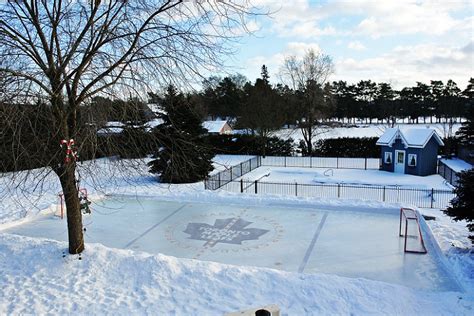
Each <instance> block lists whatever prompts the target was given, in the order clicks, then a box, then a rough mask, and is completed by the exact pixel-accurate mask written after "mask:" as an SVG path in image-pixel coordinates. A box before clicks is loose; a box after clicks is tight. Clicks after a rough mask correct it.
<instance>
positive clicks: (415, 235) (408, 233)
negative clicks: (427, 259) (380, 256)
mask: <svg viewBox="0 0 474 316" xmlns="http://www.w3.org/2000/svg"><path fill="white" fill-rule="evenodd" d="M398 233H399V236H400V237H404V244H403V250H404V251H405V252H409V253H427V252H428V251H427V250H426V247H425V242H424V241H423V235H422V234H421V228H420V221H419V219H418V213H417V212H416V211H415V210H413V209H411V208H404V207H402V208H401V209H400V226H399V229H398Z"/></svg>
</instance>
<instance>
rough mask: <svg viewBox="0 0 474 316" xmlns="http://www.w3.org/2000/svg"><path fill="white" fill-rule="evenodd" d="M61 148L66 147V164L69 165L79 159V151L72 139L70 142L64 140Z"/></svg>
mask: <svg viewBox="0 0 474 316" xmlns="http://www.w3.org/2000/svg"><path fill="white" fill-rule="evenodd" d="M60 146H61V148H62V147H63V146H66V157H65V158H64V163H68V162H70V161H71V160H76V158H77V151H76V148H75V143H74V139H72V138H71V139H70V140H69V141H67V140H65V139H63V140H62V141H61V143H60Z"/></svg>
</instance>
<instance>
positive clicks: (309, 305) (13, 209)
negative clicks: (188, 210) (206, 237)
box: [0, 159, 474, 315]
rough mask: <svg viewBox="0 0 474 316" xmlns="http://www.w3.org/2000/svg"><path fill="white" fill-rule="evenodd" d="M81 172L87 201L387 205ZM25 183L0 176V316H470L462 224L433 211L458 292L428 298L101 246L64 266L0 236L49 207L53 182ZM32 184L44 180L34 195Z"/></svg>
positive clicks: (403, 290) (35, 246)
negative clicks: (258, 310) (244, 312)
mask: <svg viewBox="0 0 474 316" xmlns="http://www.w3.org/2000/svg"><path fill="white" fill-rule="evenodd" d="M230 160H232V159H229V161H230ZM237 160H238V159H237ZM123 163H126V164H127V165H130V163H133V164H134V166H135V168H126V169H123V168H118V166H119V165H122V164H123ZM220 164H221V165H222V162H220ZM80 173H81V183H82V185H81V186H85V187H87V188H88V190H89V191H90V193H91V197H92V198H94V199H96V198H99V197H101V196H103V195H104V194H106V193H107V194H110V193H115V194H117V193H122V194H128V195H130V194H131V195H137V196H140V195H144V196H155V197H156V196H159V197H160V198H163V199H165V200H174V201H199V202H204V201H209V202H212V203H218V204H219V203H220V204H227V203H231V202H232V201H233V202H237V201H238V202H239V203H246V201H249V203H253V204H259V203H261V204H262V205H268V206H269V207H270V206H271V205H272V204H278V205H287V206H293V207H294V206H298V205H300V206H302V205H307V206H309V207H320V206H321V205H325V207H326V208H329V209H330V208H331V207H334V208H341V207H347V206H350V207H360V208H365V209H371V208H377V209H380V208H382V209H383V208H386V207H387V204H385V203H380V202H364V201H361V200H334V199H329V200H323V199H314V198H313V199H311V198H297V197H276V196H271V197H262V196H246V195H241V194H232V193H227V192H211V191H204V190H203V188H204V186H203V184H202V183H197V184H187V185H167V184H160V183H158V182H156V179H155V177H153V176H151V175H150V174H148V172H147V168H146V165H145V162H143V161H133V162H131V161H126V162H124V161H109V160H107V159H102V160H99V161H97V162H96V163H95V164H86V165H84V166H81V167H80ZM24 176H25V173H22V174H20V175H15V181H14V182H12V175H11V174H3V175H2V176H1V177H0V271H2V273H1V274H0V288H1V289H2V291H0V314H30V313H34V314H41V313H54V314H70V313H76V312H78V313H80V314H112V313H114V314H130V313H135V314H136V313H141V314H143V313H152V314H165V315H166V314H178V315H182V314H200V315H221V314H222V313H224V312H228V311H235V310H240V309H246V308H249V307H253V306H261V305H268V304H272V303H274V304H278V305H279V306H280V307H281V308H282V311H283V312H284V314H286V315H316V314H317V315H335V314H338V315H339V314H356V315H362V314H364V315H365V314H394V315H402V314H403V315H452V314H457V315H471V314H472V311H473V310H474V275H473V271H474V260H473V254H472V252H470V251H471V250H469V249H470V244H469V241H468V239H467V238H466V235H467V229H466V228H465V224H466V223H465V222H459V223H453V222H452V221H451V220H450V218H448V217H446V216H445V215H443V214H442V213H441V212H439V211H436V210H422V212H427V213H430V214H434V215H435V216H436V220H435V221H429V222H428V225H429V229H431V230H432V232H433V234H434V236H435V237H436V239H437V241H438V243H439V245H440V246H441V250H442V251H443V253H444V254H445V255H446V257H447V260H448V263H449V264H450V265H451V268H452V270H453V272H454V273H455V274H456V276H457V278H458V281H459V282H460V283H461V285H462V286H463V287H464V289H465V291H464V292H432V291H426V290H420V289H410V288H407V287H404V286H400V285H394V284H389V283H384V282H378V281H371V280H367V279H362V278H357V279H354V278H344V277H340V276H335V275H331V274H321V273H316V274H298V273H289V272H283V271H278V270H272V269H266V268H253V267H236V266H229V265H225V264H218V263H210V262H204V261H196V260H190V259H178V258H173V257H169V256H164V255H151V254H147V253H143V252H135V251H132V250H118V249H112V248H106V247H104V246H102V245H99V244H87V245H86V250H85V252H84V253H83V255H82V256H81V260H78V259H79V258H78V256H69V255H66V256H65V257H63V253H65V252H66V249H67V244H66V243H64V242H57V241H52V240H45V239H40V238H29V237H22V236H17V235H11V234H5V233H2V232H1V230H2V229H4V228H8V227H12V226H13V225H16V224H18V223H19V222H21V221H30V220H33V219H34V218H35V217H36V216H37V215H38V214H39V213H43V214H44V213H45V212H46V213H47V212H53V211H54V209H55V208H56V203H57V196H56V194H57V192H58V191H59V190H60V189H59V185H58V181H57V178H56V177H55V176H54V175H53V174H50V173H49V174H48V173H47V171H46V173H45V171H42V170H34V171H32V172H30V173H29V177H28V178H24ZM39 178H44V181H42V184H41V186H39V187H37V186H35V185H36V184H37V181H36V180H37V179H39ZM40 189H42V190H40ZM40 192H41V193H40ZM399 206H400V204H392V205H391V206H390V207H399ZM48 208H49V210H45V209H48ZM92 216H93V215H92Z"/></svg>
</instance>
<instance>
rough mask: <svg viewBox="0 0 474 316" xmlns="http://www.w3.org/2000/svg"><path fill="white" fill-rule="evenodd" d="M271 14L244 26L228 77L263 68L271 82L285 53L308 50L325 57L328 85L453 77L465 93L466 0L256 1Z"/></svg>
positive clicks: (468, 65) (473, 48)
mask: <svg viewBox="0 0 474 316" xmlns="http://www.w3.org/2000/svg"><path fill="white" fill-rule="evenodd" d="M256 2H257V3H258V4H259V5H260V6H261V7H262V8H265V9H268V10H270V11H272V12H273V13H272V14H271V15H270V17H259V18H257V19H255V20H252V21H249V22H248V25H249V28H250V29H252V30H254V31H255V34H254V35H253V36H245V37H244V38H242V40H241V43H240V44H239V45H238V47H237V48H238V51H237V53H236V54H235V55H234V56H233V57H231V58H229V60H228V61H227V64H228V65H229V66H230V67H231V68H230V69H229V72H231V73H232V72H234V73H235V72H240V73H242V74H244V75H245V76H247V77H248V78H249V79H251V80H254V79H255V78H256V77H258V76H259V75H260V67H261V65H262V64H266V65H267V66H268V68H269V70H270V75H271V80H272V81H273V82H277V81H278V75H277V73H278V71H279V68H280V67H281V65H282V62H283V60H284V58H285V56H288V55H296V56H302V55H303V54H304V53H305V51H307V50H308V49H309V48H314V49H316V50H321V51H322V52H324V53H326V54H328V55H330V56H331V57H332V58H333V61H334V64H335V73H334V75H333V76H332V77H331V80H346V81H348V82H357V81H359V80H362V79H372V80H375V81H377V82H381V81H384V82H390V83H392V85H393V86H394V87H396V88H401V87H404V86H411V85H415V84H416V82H417V81H421V82H426V83H429V80H432V79H433V80H434V79H437V80H443V81H446V80H448V79H453V80H454V81H456V82H457V83H458V85H459V86H460V87H462V88H464V87H465V86H466V84H467V81H468V80H469V78H470V77H471V76H474V44H473V41H474V18H473V13H474V4H473V2H472V1H462V0H457V1H452V0H445V1H442V0H439V1H404V0H398V1H391V0H379V1H373V0H372V1H365V0H359V1H355V0H354V1H348V0H345V1H341V0H339V1H329V0H326V1H309V0H295V1H271V0H257V1H256Z"/></svg>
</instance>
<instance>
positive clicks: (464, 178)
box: [444, 169, 474, 244]
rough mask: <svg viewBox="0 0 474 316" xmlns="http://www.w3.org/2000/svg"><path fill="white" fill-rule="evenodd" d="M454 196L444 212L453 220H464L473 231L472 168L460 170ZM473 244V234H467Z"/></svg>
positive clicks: (473, 177) (473, 179) (473, 173)
mask: <svg viewBox="0 0 474 316" xmlns="http://www.w3.org/2000/svg"><path fill="white" fill-rule="evenodd" d="M454 192H455V193H456V197H455V198H454V199H453V200H452V201H451V206H450V207H448V209H447V210H446V211H444V213H445V214H446V215H448V216H451V217H453V218H454V220H455V221H460V220H466V222H468V223H469V224H468V225H467V227H468V229H469V231H470V232H471V233H472V232H474V224H472V222H473V221H474V199H473V198H472V197H473V196H474V169H470V170H468V171H464V172H461V174H460V176H459V181H458V184H457V186H456V189H455V190H454ZM469 239H471V241H472V243H473V244H474V235H471V236H469Z"/></svg>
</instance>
